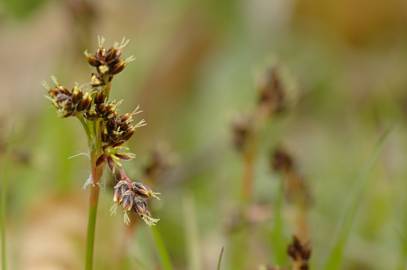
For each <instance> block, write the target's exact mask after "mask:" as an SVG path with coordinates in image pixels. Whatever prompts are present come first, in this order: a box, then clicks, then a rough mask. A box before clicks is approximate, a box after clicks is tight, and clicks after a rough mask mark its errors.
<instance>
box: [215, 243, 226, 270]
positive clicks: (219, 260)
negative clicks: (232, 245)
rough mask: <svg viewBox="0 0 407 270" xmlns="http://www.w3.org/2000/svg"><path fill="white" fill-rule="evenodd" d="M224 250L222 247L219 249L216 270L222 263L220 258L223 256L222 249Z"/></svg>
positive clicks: (218, 269)
mask: <svg viewBox="0 0 407 270" xmlns="http://www.w3.org/2000/svg"><path fill="white" fill-rule="evenodd" d="M224 250H225V248H224V247H222V249H221V250H220V254H219V258H218V266H217V267H216V269H217V270H220V266H221V264H222V258H223V251H224Z"/></svg>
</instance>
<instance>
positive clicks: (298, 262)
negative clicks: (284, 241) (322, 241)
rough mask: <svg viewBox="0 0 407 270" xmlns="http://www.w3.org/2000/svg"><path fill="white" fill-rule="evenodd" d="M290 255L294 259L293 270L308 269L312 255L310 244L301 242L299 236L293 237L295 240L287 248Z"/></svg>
mask: <svg viewBox="0 0 407 270" xmlns="http://www.w3.org/2000/svg"><path fill="white" fill-rule="evenodd" d="M287 253H288V256H290V258H291V259H292V261H293V268H292V269H293V270H308V269H309V264H308V262H309V259H310V257H311V249H310V247H309V246H308V244H304V243H301V242H300V240H299V239H298V238H297V237H295V236H294V237H293V241H292V242H291V244H290V245H289V246H288V248H287Z"/></svg>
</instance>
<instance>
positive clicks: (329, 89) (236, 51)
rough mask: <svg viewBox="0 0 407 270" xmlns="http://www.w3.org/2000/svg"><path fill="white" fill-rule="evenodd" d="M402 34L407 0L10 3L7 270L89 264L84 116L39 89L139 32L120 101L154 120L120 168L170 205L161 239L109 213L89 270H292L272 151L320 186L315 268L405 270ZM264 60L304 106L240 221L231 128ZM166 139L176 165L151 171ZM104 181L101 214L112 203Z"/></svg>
mask: <svg viewBox="0 0 407 270" xmlns="http://www.w3.org/2000/svg"><path fill="white" fill-rule="evenodd" d="M406 25H407V3H406V1H404V0H389V1H381V0H370V1H367V0H357V1H351V0H345V1H334V0H328V1H326V0H253V1H242V0H227V1H214V0H209V1H190V0H182V1H181V0H173V1H145V0H137V1H130V0H117V1H108V0H101V1H93V0H65V1H52V0H3V1H2V2H1V3H0V32H1V36H0V40H1V42H0V59H2V60H3V63H5V64H4V65H2V66H0V74H1V75H0V79H1V84H2V91H1V93H0V97H1V98H0V115H1V117H0V118H1V119H2V120H1V123H2V124H1V129H0V135H1V136H0V138H4V139H2V141H4V142H1V143H0V145H1V146H3V145H10V147H8V148H7V149H8V150H7V154H4V153H3V151H1V154H0V155H1V158H0V160H1V164H0V167H1V173H0V177H1V179H0V181H1V183H2V185H1V188H2V191H3V190H4V189H3V187H4V186H3V184H4V183H5V182H4V181H6V180H5V179H7V180H8V181H7V194H6V197H5V198H6V206H7V209H6V218H5V220H4V221H5V225H6V229H7V230H6V232H7V237H6V238H5V239H6V246H7V255H8V256H7V258H8V260H7V264H8V266H9V269H80V268H81V266H82V261H83V258H82V257H83V256H82V254H83V251H84V250H83V249H84V245H83V243H84V237H85V231H84V230H83V228H84V227H86V211H87V209H86V207H84V205H86V201H87V199H86V193H85V192H83V193H82V194H79V195H78V194H77V190H78V187H80V186H81V185H82V183H83V181H84V180H85V179H86V178H87V169H88V168H87V166H86V162H84V160H81V159H82V158H83V157H81V156H79V157H75V158H69V157H71V156H73V155H75V154H77V153H80V152H84V151H86V142H84V141H82V140H77V139H76V138H77V137H78V136H82V133H81V127H80V125H79V124H78V123H75V122H74V121H60V119H58V118H57V117H56V116H55V114H54V111H53V108H52V107H51V106H49V104H47V101H46V100H45V99H44V98H43V95H44V94H45V93H44V91H43V90H42V88H41V81H42V80H43V79H44V78H47V77H48V76H49V74H55V75H56V76H57V77H58V78H59V79H60V80H61V81H74V80H78V82H79V83H81V82H84V81H87V79H88V78H87V76H86V74H88V73H89V71H90V69H89V67H88V66H87V65H86V63H84V61H83V54H82V52H83V51H84V50H85V49H89V50H91V49H94V44H95V41H96V36H97V35H98V34H101V35H104V36H106V37H108V39H109V40H120V39H121V38H122V37H123V36H126V37H128V38H130V39H131V40H132V42H131V43H130V45H129V46H128V47H127V52H128V53H129V54H133V55H135V56H136V61H135V62H134V63H133V64H132V65H130V66H129V67H128V68H127V69H126V70H125V71H124V72H123V74H122V75H121V76H120V77H119V78H117V81H115V91H114V93H112V95H113V96H112V98H113V99H114V98H116V99H119V98H123V97H124V98H125V99H126V103H125V104H123V107H124V108H123V111H128V110H131V109H132V108H134V107H135V106H136V105H137V104H140V105H141V108H142V109H143V111H144V114H143V117H144V118H145V119H146V121H147V122H148V123H151V125H149V126H148V128H145V129H142V130H140V132H138V133H137V134H135V136H134V137H135V138H134V139H132V140H131V141H130V142H129V144H130V148H131V149H132V150H133V152H135V153H136V154H137V158H136V159H135V160H133V161H131V162H128V163H127V164H126V165H125V167H126V169H127V171H128V172H129V174H130V175H134V176H135V177H142V178H145V179H146V180H148V179H149V180H150V181H151V184H152V186H153V188H154V190H157V191H159V192H161V193H162V194H164V196H162V200H161V201H159V202H155V203H154V204H153V205H152V208H153V212H154V214H156V215H157V216H159V217H160V219H161V221H160V223H159V224H158V225H157V227H156V230H154V231H151V232H149V230H150V229H149V228H148V227H147V226H141V224H139V225H137V226H135V227H136V229H132V230H131V233H127V232H126V231H125V230H126V229H125V228H123V227H124V226H123V224H122V223H121V220H118V219H117V218H114V217H111V216H110V215H109V212H108V211H100V212H99V216H98V231H97V235H96V238H97V239H102V241H100V242H99V243H98V244H97V245H96V247H95V269H157V268H158V269H192V270H195V269H196V270H199V269H215V268H216V267H217V264H218V260H219V254H220V251H221V249H222V247H224V252H223V257H222V260H221V263H220V269H233V270H236V269H258V268H259V267H262V268H263V269H267V267H269V268H270V267H271V266H273V267H275V266H278V265H280V266H282V267H283V266H284V267H287V266H289V265H290V263H289V259H290V257H289V254H287V246H288V245H289V244H290V243H291V242H292V234H293V233H294V232H296V228H297V227H296V226H297V225H298V223H297V222H296V220H297V219H296V217H297V214H296V213H297V211H296V209H297V205H298V204H297V203H296V202H298V201H297V200H293V201H292V203H291V202H290V201H289V200H286V199H285V197H283V195H284V196H285V194H282V192H281V190H282V189H283V190H284V187H282V186H281V183H285V182H284V181H285V180H284V179H285V177H286V176H287V174H286V173H284V172H283V173H274V172H273V171H272V172H270V155H271V153H273V151H272V150H273V149H274V147H276V146H277V145H278V146H282V147H284V149H286V151H287V152H288V153H289V154H290V155H291V156H292V157H293V159H294V160H295V164H296V167H295V168H296V171H295V172H296V177H297V176H298V177H299V179H304V180H305V182H306V184H307V189H308V190H309V192H310V194H311V199H312V200H311V203H310V207H309V208H307V222H308V236H309V240H310V247H311V249H312V256H311V260H310V262H309V263H310V268H312V269H314V268H315V269H406V267H407V226H406V225H407V222H406V221H407V201H406V196H404V192H403V191H404V190H405V189H406V188H407V183H406V182H405V179H406V177H407V169H406V167H405V164H406V162H407V155H406V153H407V151H406V150H407V149H406V147H407V146H406V144H407V139H406V138H407V136H406V135H407V134H406V133H407V129H406V125H405V123H406V118H407V117H406V115H407V110H406V106H407V94H406V91H405V89H406V87H407V77H406V76H405V70H406V68H407V61H405V60H404V59H407V57H406V56H407V55H406V54H407V50H406V48H407V35H406V31H405V27H406ZM270 63H277V64H278V67H282V68H283V70H289V74H290V76H288V79H287V83H288V84H290V85H296V86H297V87H296V89H297V97H296V104H295V106H293V107H292V108H290V110H288V111H287V112H285V113H284V115H283V116H282V117H274V118H272V119H271V120H270V122H269V123H268V124H267V127H265V128H264V131H263V132H261V134H260V135H259V138H258V139H257V140H256V149H257V155H256V156H257V158H256V162H255V163H253V168H252V172H253V178H254V179H255V181H254V182H253V187H252V192H251V200H250V201H251V203H247V204H246V205H245V207H244V211H243V213H240V211H242V210H241V209H242V208H243V207H242V200H241V192H242V175H244V172H243V168H244V167H243V166H242V159H241V155H239V154H238V153H236V151H235V149H234V146H233V141H232V138H231V132H230V126H231V123H232V121H233V120H234V119H235V117H236V115H240V114H242V115H246V114H248V113H250V112H251V111H252V110H253V108H254V107H255V105H256V102H257V100H258V94H259V91H258V90H259V89H258V85H259V84H258V82H259V80H257V79H258V78H259V77H261V76H262V74H264V72H265V71H266V70H267V68H268V67H269V65H270ZM81 76H82V77H81ZM9 126H12V127H13V128H11V129H10V128H7V127H9ZM391 127H395V128H393V129H392V130H391V132H390V133H388V135H387V136H386V139H385V140H384V141H383V142H382V141H381V140H380V138H381V137H382V136H383V134H384V133H385V132H386V131H387V130H388V129H389V128H391ZM10 130H11V131H10ZM10 134H12V135H11V136H10ZM61 138H63V139H61ZM157 145H169V146H170V149H171V150H170V151H162V152H160V153H164V157H163V159H161V158H160V159H161V160H162V161H164V163H163V164H167V160H169V161H170V162H169V163H168V164H169V165H168V166H167V165H166V166H163V168H165V169H160V173H153V174H150V173H151V171H154V170H153V169H146V168H149V166H151V164H152V163H154V162H152V160H154V159H155V158H152V155H151V153H153V152H154V151H156V150H155V149H157ZM160 151H161V150H160ZM270 151H272V152H271V153H270ZM160 155H161V154H160ZM167 156H168V159H167ZM160 166H161V165H160ZM153 167H154V166H153ZM4 172H5V174H4ZM3 175H6V176H3ZM288 175H289V176H292V174H288ZM110 180H111V179H108V177H105V178H104V180H103V181H104V183H106V184H105V188H106V189H107V191H108V192H104V195H102V196H101V201H100V203H101V207H100V209H108V208H109V207H110V202H111V193H110V192H109V190H111V185H109V183H111V181H110ZM297 180H298V179H297ZM284 193H285V191H284ZM355 198H357V199H355ZM299 201H300V200H299ZM279 205H281V212H280V214H278V213H279V212H278V209H279V207H278V206H279ZM276 206H277V207H276ZM307 207H308V206H307ZM276 209H277V212H276ZM242 216H243V217H242ZM235 219H238V220H237V221H238V222H234V221H235ZM242 221H243V222H242ZM246 223H249V224H246ZM230 224H238V226H237V227H236V228H235V227H233V228H232V229H234V230H232V231H231V227H230ZM276 224H277V225H278V226H276ZM132 226H133V225H132ZM128 228H130V227H128ZM276 228H277V229H276ZM124 243H125V244H124ZM276 243H277V244H276ZM279 243H280V244H279ZM123 245H124V247H123ZM296 246H297V247H298V245H296ZM123 249H125V250H126V254H125V255H123V252H122V251H123ZM239 254H240V256H237V255H239ZM238 259H239V260H240V259H241V260H242V262H243V261H244V263H239V262H240V261H239V260H238ZM124 260H125V262H124ZM270 269H272V268H270Z"/></svg>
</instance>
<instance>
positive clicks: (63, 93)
mask: <svg viewBox="0 0 407 270" xmlns="http://www.w3.org/2000/svg"><path fill="white" fill-rule="evenodd" d="M47 98H48V99H49V100H50V101H51V102H52V104H53V105H54V106H55V108H56V109H57V111H58V112H59V113H60V114H61V115H62V116H63V117H69V116H73V115H76V114H78V113H81V112H86V111H88V110H89V109H90V107H91V105H92V98H91V96H90V95H89V94H88V93H86V92H83V91H82V90H81V89H80V88H79V87H78V86H75V87H74V88H72V89H71V90H68V89H67V88H66V87H64V86H62V85H55V86H54V87H52V88H49V89H48V96H47Z"/></svg>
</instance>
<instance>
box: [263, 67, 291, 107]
mask: <svg viewBox="0 0 407 270" xmlns="http://www.w3.org/2000/svg"><path fill="white" fill-rule="evenodd" d="M285 92H286V90H285V88H284V85H283V82H282V80H281V76H280V74H279V72H278V70H277V68H276V67H273V68H271V69H269V71H268V72H267V73H266V75H265V78H264V79H263V81H262V82H261V83H260V85H259V98H258V105H259V106H261V107H263V108H266V109H267V111H268V112H269V113H270V114H274V113H281V112H283V111H284V110H285V109H286V104H285V103H286V102H285V100H286V93H285Z"/></svg>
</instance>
